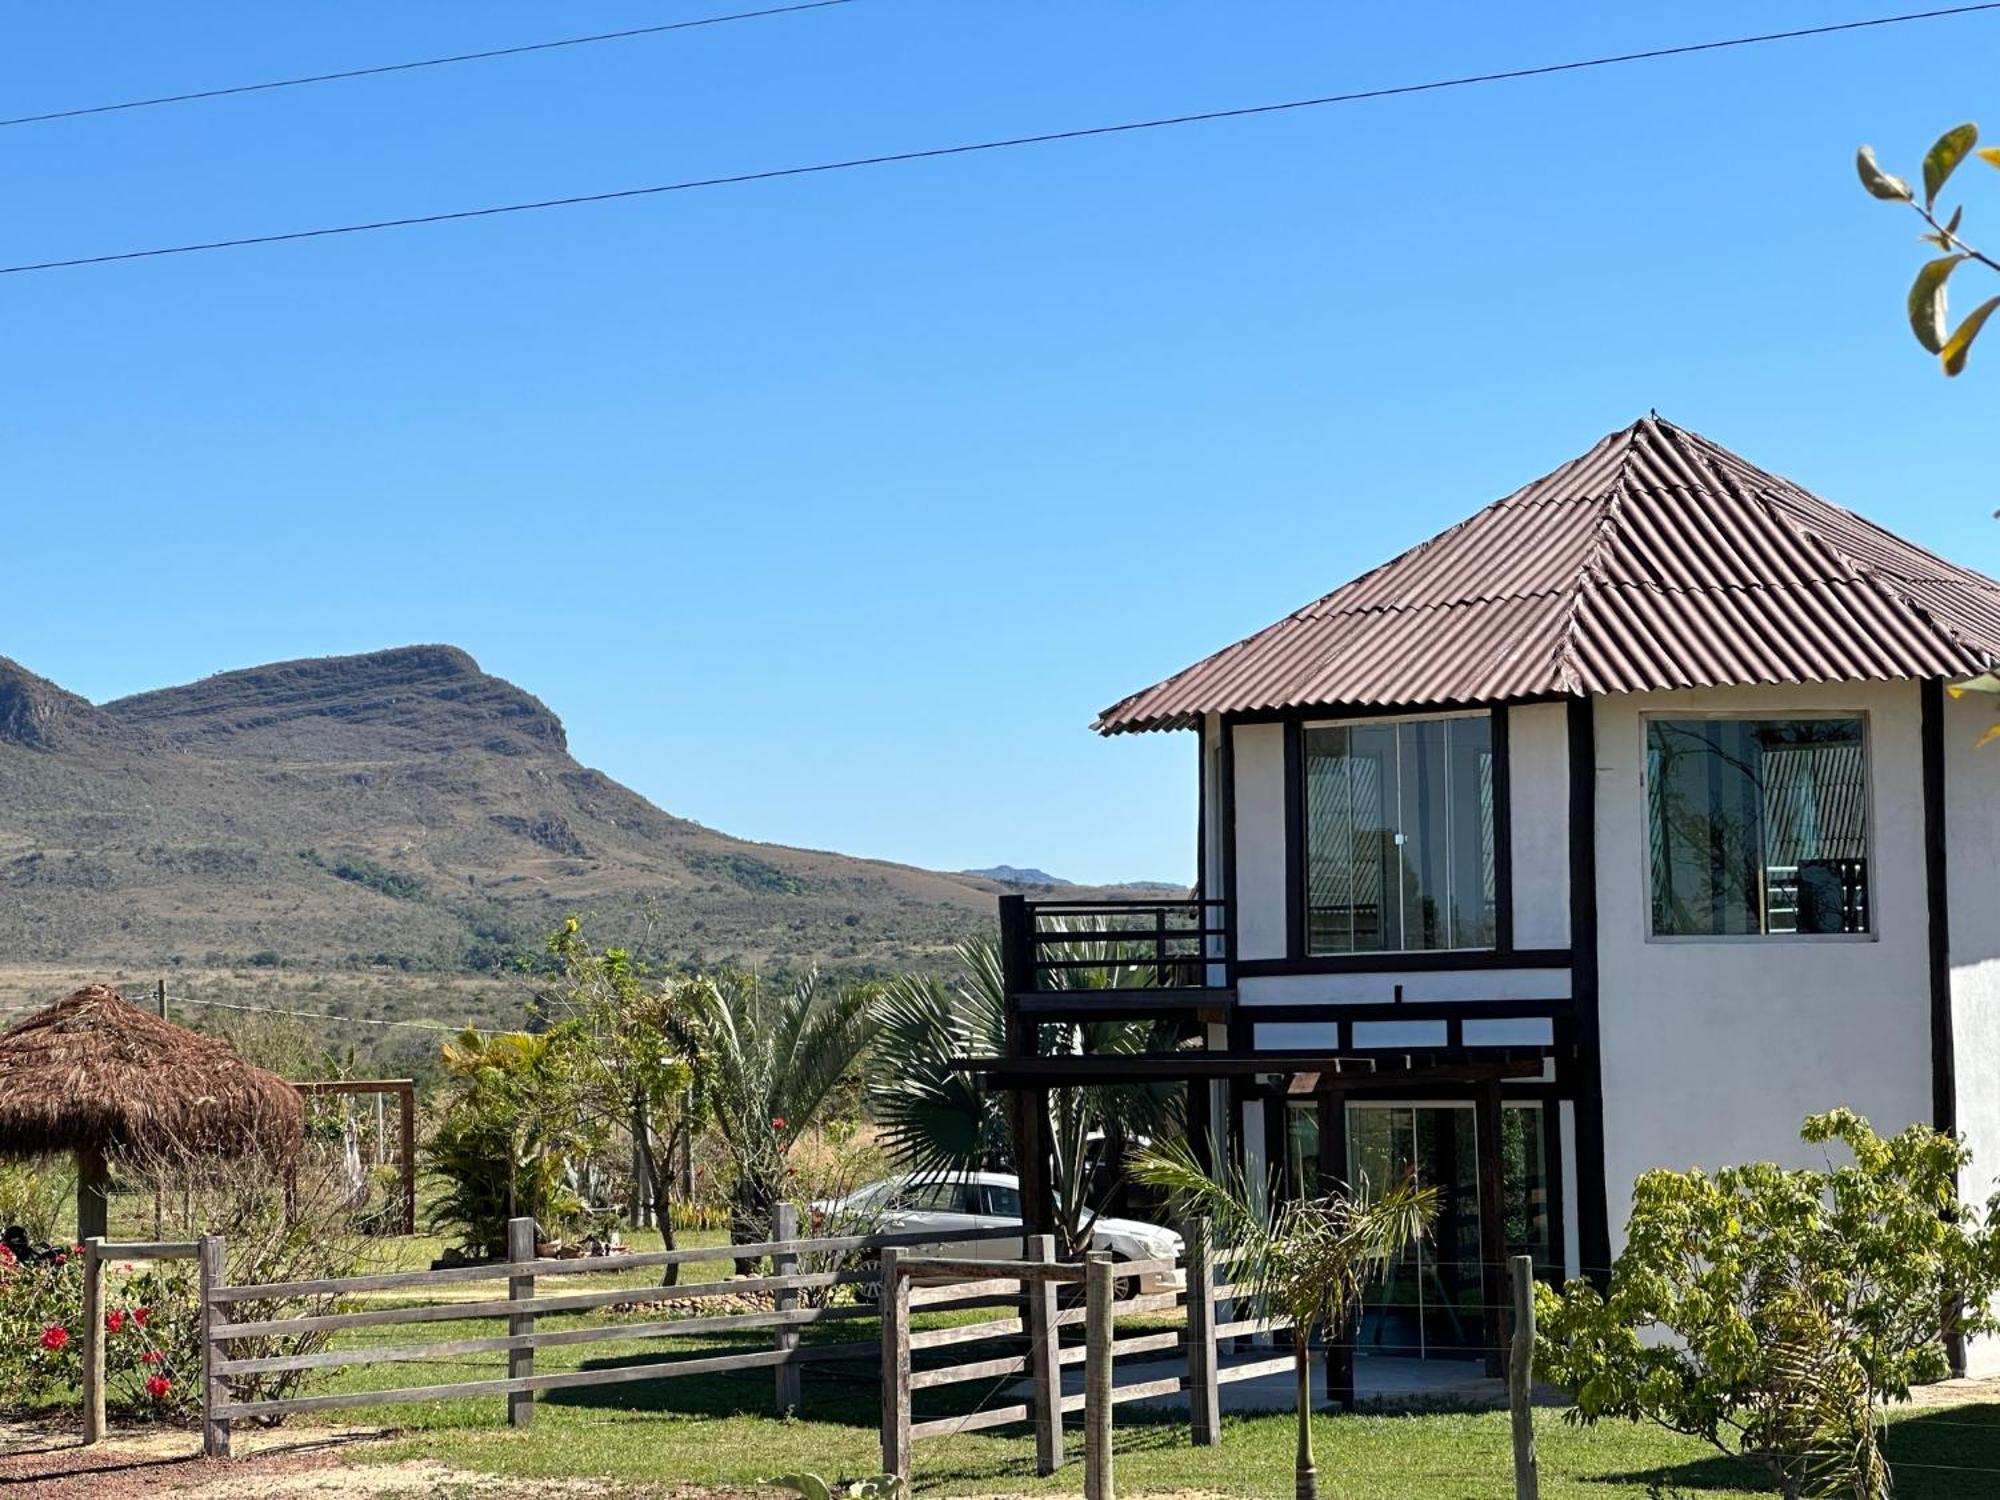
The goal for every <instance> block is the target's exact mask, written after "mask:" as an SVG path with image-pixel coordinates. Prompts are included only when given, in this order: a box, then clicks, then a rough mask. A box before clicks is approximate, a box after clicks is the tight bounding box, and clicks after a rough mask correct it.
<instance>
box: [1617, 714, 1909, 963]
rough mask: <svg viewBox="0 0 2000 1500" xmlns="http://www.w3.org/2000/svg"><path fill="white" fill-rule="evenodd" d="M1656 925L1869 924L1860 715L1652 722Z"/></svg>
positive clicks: (1716, 930) (1656, 929) (1702, 928)
mask: <svg viewBox="0 0 2000 1500" xmlns="http://www.w3.org/2000/svg"><path fill="white" fill-rule="evenodd" d="M1646 787H1647V815H1648V821H1649V823H1650V825H1651V846H1652V847H1651V853H1652V886H1653V890H1652V898H1653V900H1652V904H1653V933H1654V935H1655V936H1657V937H1733V936H1753V935H1760V934H1768V933H1841V932H1866V931H1868V920H1869V918H1868V767H1867V760H1866V751H1865V748H1864V742H1863V735H1862V722H1861V720H1860V719H1834V718H1828V719H1649V720H1647V722H1646Z"/></svg>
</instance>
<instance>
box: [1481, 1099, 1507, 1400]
mask: <svg viewBox="0 0 2000 1500" xmlns="http://www.w3.org/2000/svg"><path fill="white" fill-rule="evenodd" d="M1473 1111H1474V1115H1475V1119H1474V1126H1473V1128H1474V1133H1475V1135H1476V1136H1477V1140H1476V1142H1475V1144H1476V1146H1477V1148H1478V1151H1479V1289H1480V1298H1479V1300H1480V1302H1481V1303H1482V1304H1483V1305H1484V1306H1485V1309H1486V1311H1485V1314H1484V1318H1483V1325H1484V1327H1485V1330H1486V1373H1487V1374H1488V1375H1492V1376H1499V1375H1503V1374H1505V1373H1506V1369H1507V1360H1506V1353H1505V1348H1506V1343H1507V1312H1506V1306H1505V1304H1506V1300H1507V1283H1506V1279H1505V1277H1504V1276H1503V1275H1502V1274H1501V1270H1500V1266H1501V1263H1502V1262H1503V1261H1504V1260H1505V1259H1506V1257H1507V1214H1506V1203H1505V1199H1504V1194H1505V1192H1506V1179H1505V1177H1504V1176H1503V1173H1502V1166H1501V1153H1500V1133H1501V1129H1502V1124H1501V1108H1500V1080H1499V1079H1497V1078H1494V1079H1488V1080H1487V1081H1485V1082H1483V1083H1481V1084H1480V1085H1479V1088H1478V1092H1477V1093H1476V1095H1475V1096H1474V1100H1473Z"/></svg>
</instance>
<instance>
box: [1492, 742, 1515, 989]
mask: <svg viewBox="0 0 2000 1500" xmlns="http://www.w3.org/2000/svg"><path fill="white" fill-rule="evenodd" d="M1509 717H1510V716H1509V714H1508V711H1507V705H1506V704H1502V705H1501V706H1500V707H1498V708H1496V709H1494V710H1493V727H1492V736H1493V950H1494V952H1496V953H1511V952H1512V951H1513V949H1514V778H1513V759H1512V750H1511V743H1510V735H1511V730H1510V729H1509V726H1508V722H1507V721H1508V718H1509Z"/></svg>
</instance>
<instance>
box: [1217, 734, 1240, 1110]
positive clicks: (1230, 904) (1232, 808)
mask: <svg viewBox="0 0 2000 1500" xmlns="http://www.w3.org/2000/svg"><path fill="white" fill-rule="evenodd" d="M1218 733H1220V735H1221V736H1222V743H1221V744H1220V745H1219V746H1218V747H1217V749H1216V755H1217V758H1218V763H1217V766H1216V776H1217V780H1219V781H1220V782H1221V783H1222V833H1221V838H1220V839H1219V840H1218V841H1217V842H1218V845H1219V849H1218V852H1219V853H1220V854H1221V856H1222V903H1223V904H1222V910H1223V918H1222V920H1223V923H1224V925H1225V926H1227V927H1228V928H1229V936H1228V937H1227V938H1226V939H1225V940H1224V942H1223V961H1222V962H1223V972H1222V977H1223V982H1224V983H1225V984H1229V985H1234V984H1235V983H1236V967H1237V965H1236V951H1237V944H1236V933H1237V928H1238V924H1237V915H1236V725H1235V722H1234V721H1233V720H1231V719H1230V718H1229V717H1228V716H1227V715H1224V716H1223V718H1222V719H1221V720H1220V721H1219V728H1218ZM1229 1133H1230V1134H1231V1135H1235V1134H1236V1129H1235V1126H1234V1124H1232V1125H1231V1126H1230V1132H1229Z"/></svg>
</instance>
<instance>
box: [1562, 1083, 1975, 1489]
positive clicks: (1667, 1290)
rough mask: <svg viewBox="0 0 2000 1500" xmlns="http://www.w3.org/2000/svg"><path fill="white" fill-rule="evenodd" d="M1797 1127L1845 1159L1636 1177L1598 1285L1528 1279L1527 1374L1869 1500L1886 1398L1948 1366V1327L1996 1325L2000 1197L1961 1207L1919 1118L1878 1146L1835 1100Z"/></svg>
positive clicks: (1962, 1155)
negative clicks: (1532, 1321) (1622, 1236)
mask: <svg viewBox="0 0 2000 1500" xmlns="http://www.w3.org/2000/svg"><path fill="white" fill-rule="evenodd" d="M1802 1134H1803V1137H1804V1139H1806V1140H1807V1141H1809V1142H1812V1143H1814V1144H1820V1145H1835V1144H1837V1145H1840V1146H1844V1147H1845V1148H1846V1150H1847V1152H1848V1154H1849V1155H1850V1156H1851V1160H1849V1161H1847V1162H1846V1163H1844V1164H1841V1165H1838V1166H1836V1165H1833V1164H1832V1161H1831V1159H1829V1162H1828V1165H1826V1166H1825V1167H1823V1168H1809V1169H1787V1168H1783V1167H1779V1166H1776V1165H1774V1164H1772V1163H1769V1162H1759V1163H1753V1164H1751V1165H1748V1166H1739V1167H1726V1168H1724V1169H1722V1170H1721V1171H1718V1172H1717V1173H1715V1174H1714V1175H1713V1176H1712V1177H1711V1176H1710V1175H1708V1174H1707V1173H1704V1172H1701V1171H1690V1172H1670V1171H1653V1172H1648V1173H1646V1174H1645V1175H1644V1176H1642V1177H1641V1178H1640V1179H1639V1181H1638V1182H1637V1183H1636V1184H1635V1185H1634V1188H1633V1210H1632V1218H1631V1221H1630V1223H1629V1224H1628V1226H1627V1229H1626V1247H1625V1250H1624V1252H1623V1253H1622V1254H1621V1255H1620V1256H1619V1257H1618V1264H1617V1265H1616V1266H1615V1267H1614V1268H1613V1270H1612V1274H1611V1280H1610V1285H1609V1288H1608V1290H1607V1291H1606V1292H1604V1293H1600V1292H1599V1291H1598V1289H1597V1288H1596V1287H1595V1286H1593V1285H1591V1284H1590V1283H1589V1282H1586V1281H1575V1282H1572V1283H1570V1285H1569V1286H1568V1287H1566V1288H1565V1289H1564V1291H1563V1292H1562V1294H1561V1295H1560V1296H1559V1297H1558V1296H1557V1295H1556V1294H1555V1293H1554V1292H1553V1291H1551V1290H1550V1289H1548V1288H1546V1287H1543V1288H1540V1289H1539V1290H1538V1293H1537V1319H1538V1321H1539V1324H1540V1339H1539V1343H1538V1348H1537V1356H1536V1357H1537V1371H1538V1373H1542V1374H1545V1375H1546V1376H1547V1378H1549V1379H1551V1380H1554V1381H1556V1382H1558V1383H1560V1384H1562V1385H1565V1386H1567V1387H1569V1388H1570V1389H1571V1390H1573V1391H1574V1392H1575V1396H1576V1407H1575V1410H1574V1412H1573V1414H1572V1415H1573V1417H1574V1419H1575V1420H1578V1421H1582V1422H1597V1421H1600V1420H1602V1419H1604V1418H1606V1417H1621V1418H1628V1419H1634V1420H1646V1421H1651V1422H1656V1423H1658V1424H1660V1425H1661V1426H1664V1427H1668V1428H1671V1429H1673V1430H1674V1431H1677V1432H1684V1433H1688V1434H1690V1435H1693V1436H1695V1437H1699V1438H1701V1439H1703V1440H1704V1441H1706V1442H1708V1443H1711V1444H1713V1445H1714V1446H1715V1447H1717V1448H1718V1449H1720V1450H1722V1451H1723V1452H1726V1453H1732V1454H1738V1455H1741V1456H1743V1457H1746V1458H1750V1459H1753V1460H1756V1461H1758V1462H1760V1463H1762V1464H1763V1465H1764V1466H1765V1467H1766V1468H1767V1470H1768V1471H1769V1472H1770V1474H1771V1476H1772V1478H1773V1479H1774V1480H1775V1481H1776V1482H1777V1484H1778V1485H1779V1487H1780V1489H1781V1490H1782V1492H1783V1493H1785V1494H1787V1495H1795V1496H1804V1495H1834V1494H1839V1495H1844V1496H1854V1497H1859V1500H1875V1497H1878V1496H1886V1495H1887V1494H1888V1475H1887V1470H1886V1467H1885V1466H1884V1464H1883V1461H1882V1458H1881V1453H1880V1449H1879V1443H1878V1437H1879V1432H1880V1426H1881V1419H1882V1418H1881V1407H1882V1404H1883V1403H1884V1402H1887V1401H1900V1400H1905V1399H1907V1398H1908V1396H1909V1392H1910V1387H1911V1386H1912V1385H1915V1384H1920V1383H1925V1382H1929V1381H1934V1380H1938V1379H1941V1378H1943V1376H1944V1375H1946V1374H1947V1373H1948V1370H1947V1364H1946V1358H1945V1348H1944V1341H1945V1338H1946V1336H1947V1335H1948V1334H1950V1333H1953V1332H1958V1333H1978V1332H1988V1331H1991V1330H1993V1329H1994V1328H1995V1326H1996V1323H1995V1319H1994V1317H1993V1315H1992V1313H1991V1311H1990V1308H1989V1304H1990V1303H1991V1301H1992V1299H1993V1297H1994V1295H1995V1293H1996V1292H2000V1228H1996V1220H1995V1215H1996V1212H2000V1197H1997V1198H1996V1199H1995V1201H1994V1203H1992V1204H1989V1206H1988V1208H1987V1210H1986V1211H1985V1212H1984V1213H1983V1214H1982V1213H1980V1212H1978V1211H1975V1210H1972V1209H1969V1208H1967V1207H1965V1206H1964V1205H1962V1204H1961V1203H1960V1201H1959V1197H1958V1191H1957V1186H1956V1183H1957V1177H1958V1174H1959V1173H1960V1172H1961V1171H1962V1170H1963V1169H1964V1168H1965V1167H1966V1166H1967V1165H1968V1164H1969V1162H1970V1160H1971V1154H1970V1153H1969V1152H1968V1151H1967V1150H1966V1149H1965V1148H1964V1147H1963V1146H1962V1145H1960V1144H1959V1143H1958V1142H1957V1141H1955V1140H1954V1139H1952V1138H1951V1137H1950V1136H1946V1135H1941V1134H1939V1133H1938V1132H1937V1131H1934V1130H1931V1129H1929V1128H1928V1127H1926V1126H1922V1125H1913V1126H1911V1127H1910V1128H1909V1129H1907V1130H1905V1131H1903V1132H1902V1133H1901V1134H1899V1135H1896V1136H1893V1137H1891V1138H1889V1139H1887V1140H1884V1139H1883V1138H1881V1137H1880V1136H1878V1135H1876V1134H1875V1133H1874V1131H1872V1130H1871V1129H1870V1128H1869V1127H1868V1122H1867V1121H1865V1120H1863V1119H1862V1118H1860V1117H1859V1116H1858V1115H1856V1114H1854V1113H1853V1112H1852V1111H1850V1110H1844V1109H1843V1110H1834V1111H1832V1112H1830V1113H1828V1114H1823V1115H1814V1116H1812V1117H1810V1118H1809V1119H1807V1121H1806V1122H1805V1127H1804V1130H1803V1132H1802Z"/></svg>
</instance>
